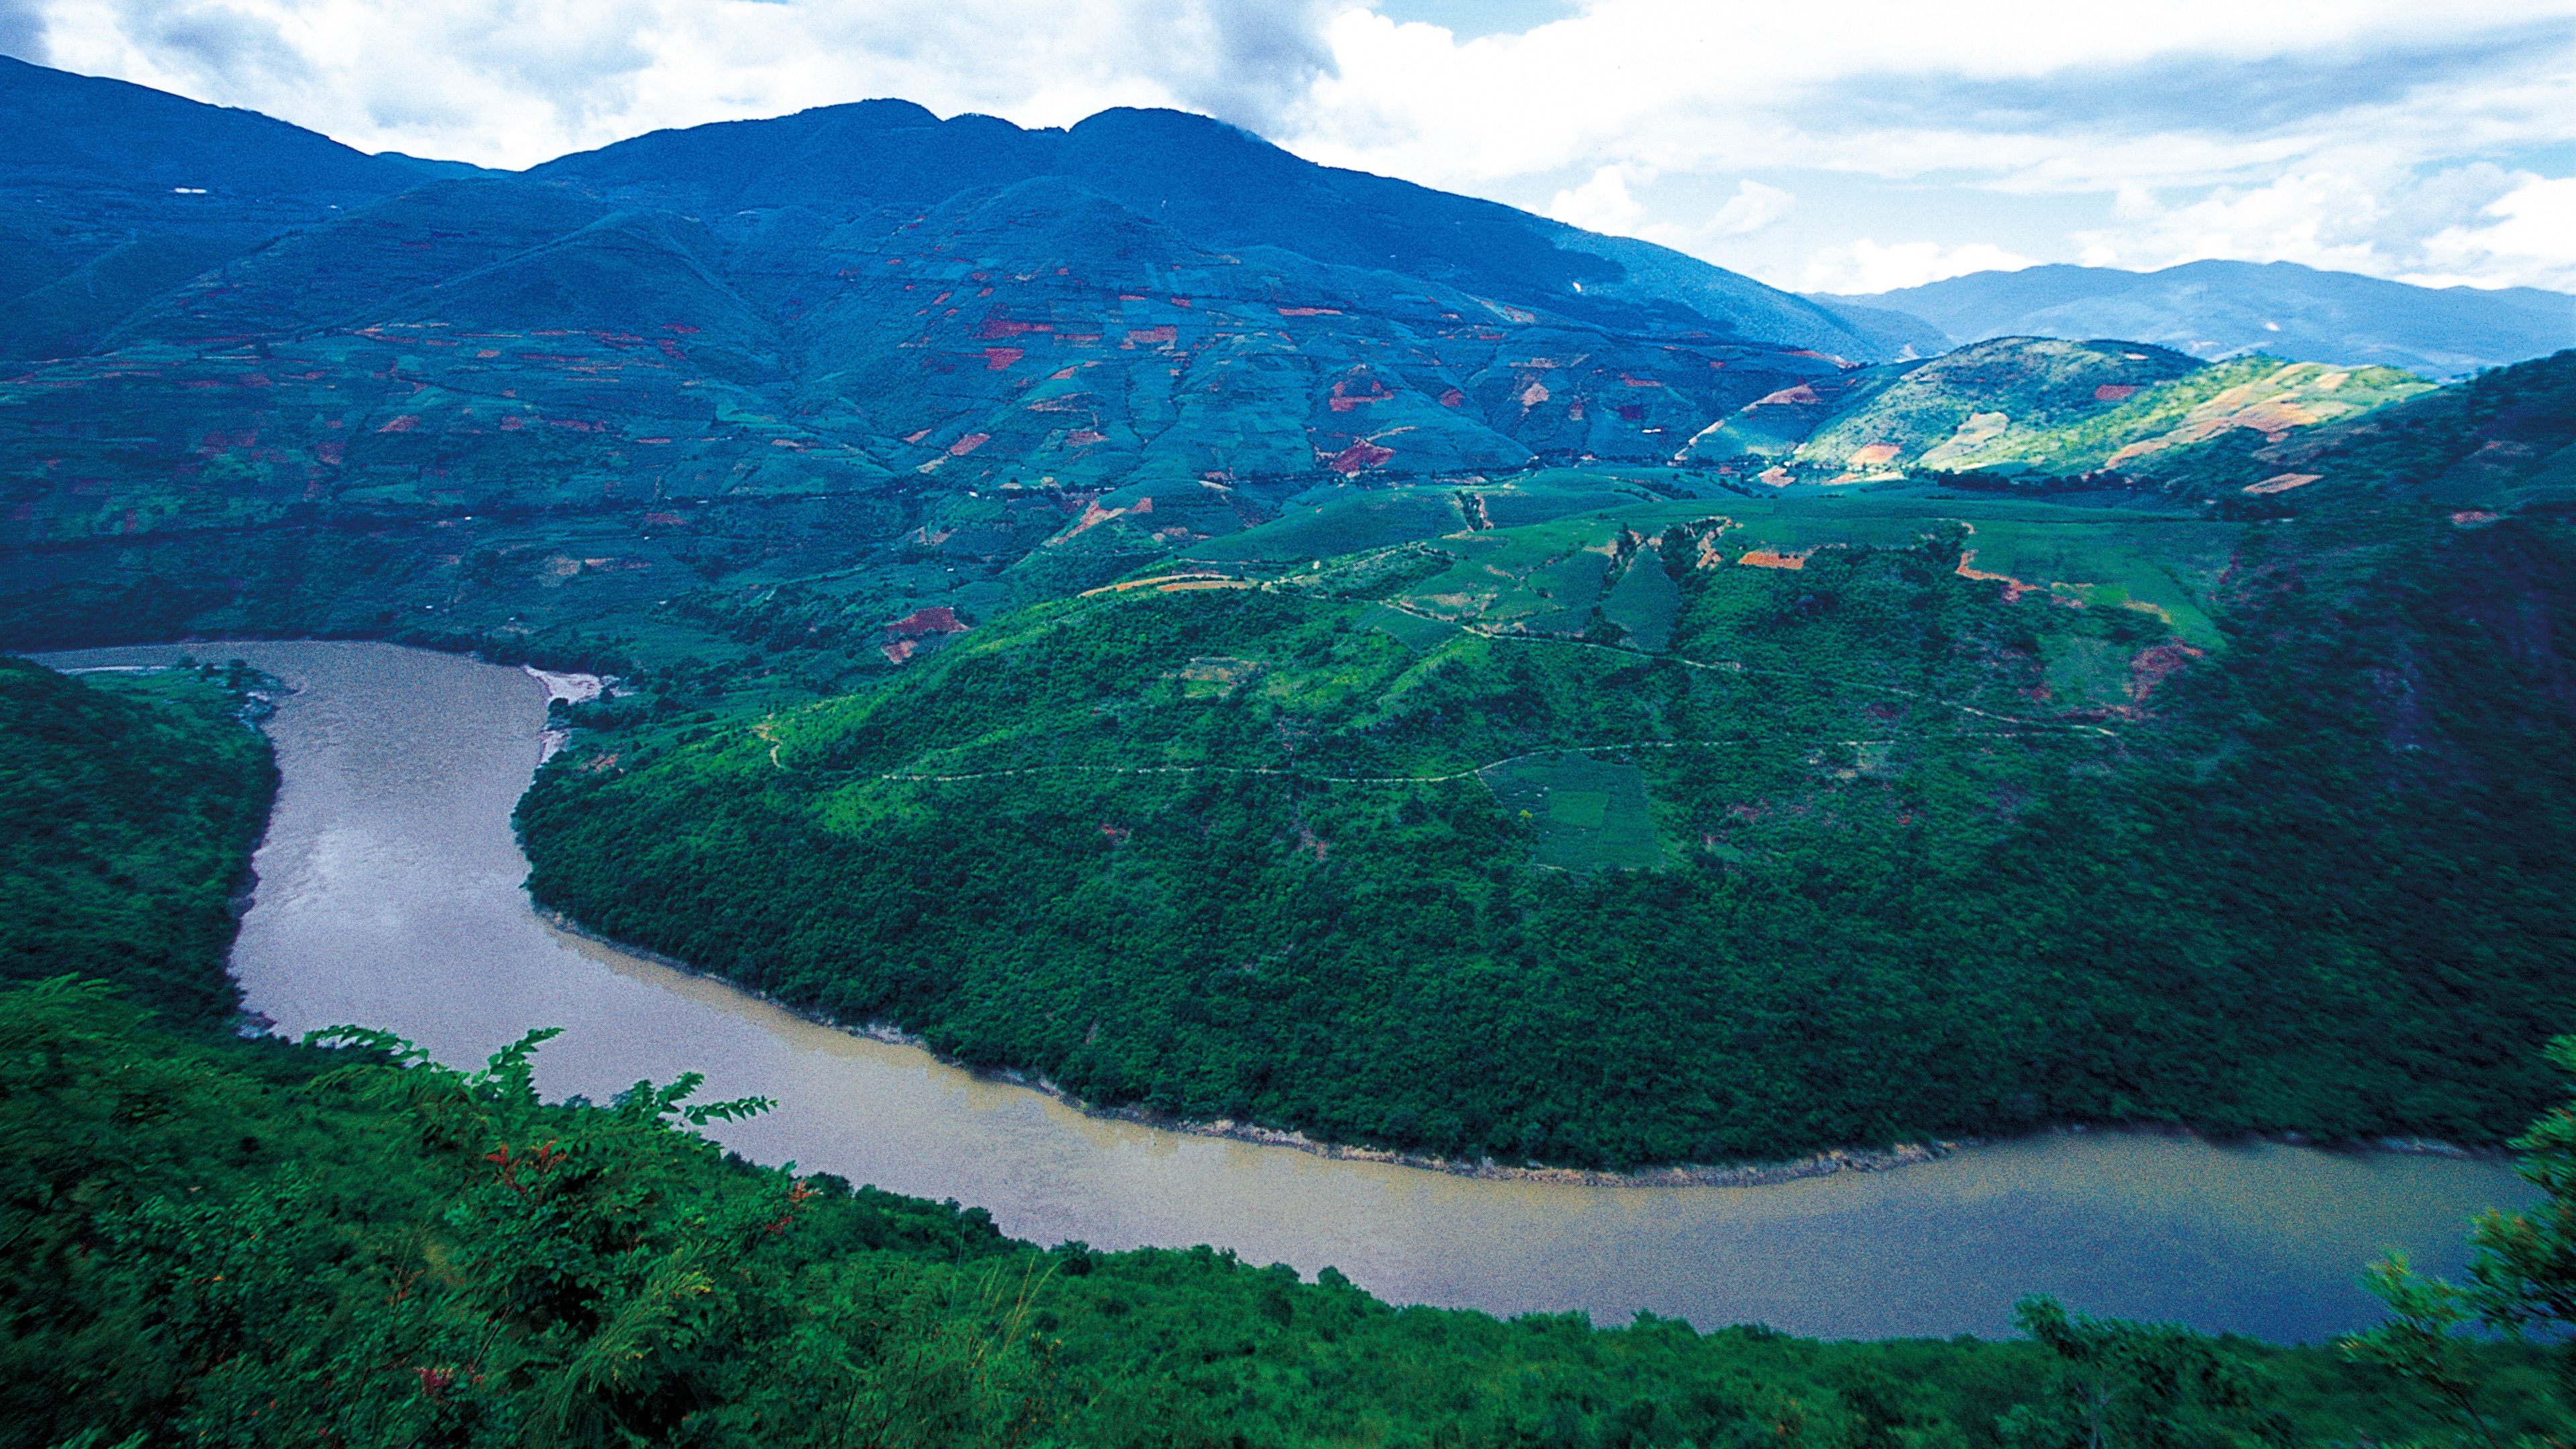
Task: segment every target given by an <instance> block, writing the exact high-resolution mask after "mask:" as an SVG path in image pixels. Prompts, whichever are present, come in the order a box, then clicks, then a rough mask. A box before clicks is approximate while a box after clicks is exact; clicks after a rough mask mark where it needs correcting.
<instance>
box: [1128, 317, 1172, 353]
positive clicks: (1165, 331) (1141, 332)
mask: <svg viewBox="0 0 2576 1449" xmlns="http://www.w3.org/2000/svg"><path fill="white" fill-rule="evenodd" d="M1180 335H1181V329H1179V328H1178V327H1174V326H1172V325H1171V324H1169V323H1165V324H1164V325H1162V326H1160V327H1130V328H1128V329H1127V340H1126V341H1124V342H1121V343H1119V344H1118V345H1119V346H1120V347H1122V348H1133V347H1135V346H1136V345H1137V344H1139V343H1145V344H1149V345H1163V344H1168V343H1171V342H1175V341H1178V340H1179V338H1180Z"/></svg>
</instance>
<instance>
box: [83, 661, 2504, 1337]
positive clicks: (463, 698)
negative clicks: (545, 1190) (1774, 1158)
mask: <svg viewBox="0 0 2576 1449" xmlns="http://www.w3.org/2000/svg"><path fill="white" fill-rule="evenodd" d="M182 648H183V646H180V645H168V646H161V647H157V648H138V649H121V650H96V651H83V652H81V653H78V654H67V655H56V656H50V657H48V658H47V659H46V662H48V663H52V664H55V665H56V666H57V667H78V666H84V665H108V664H159V663H167V662H169V661H170V660H171V659H173V658H175V657H176V656H177V655H178V654H179V653H180V652H182ZM184 648H185V649H186V651H187V652H192V653H194V654H197V655H198V656H200V657H214V658H225V657H240V658H244V659H247V660H249V661H250V662H251V663H253V664H255V665H257V666H259V667H260V668H262V669H264V670H266V671H268V672H270V673H272V674H275V675H278V676H279V677H281V678H283V679H285V680H286V681H287V682H288V683H289V684H290V685H292V686H294V687H295V689H296V691H297V692H296V693H294V694H292V695H290V696H287V697H286V698H284V699H282V700H281V701H280V702H279V704H278V708H277V710H276V713H275V714H274V715H273V716H271V717H270V718H269V719H268V720H267V721H266V722H265V724H264V726H263V727H264V728H265V729H266V730H267V731H268V733H269V735H270V736H271V738H272V739H273V740H275V741H276V744H277V748H278V760H279V764H280V766H281V768H282V770H283V774H284V786H283V788H282V790H281V791H280V795H279V800H278V808H277V811H276V814H275V817H274V818H273V819H272V821H271V823H270V828H269V833H268V838H267V841H266V842H265V844H264V845H263V846H262V847H261V849H260V852H259V856H258V859H257V861H256V863H255V865H256V869H257V871H258V875H259V886H258V890H257V894H256V900H255V903H254V905H253V906H252V908H251V910H250V911H249V913H248V914H247V915H246V916H245V917H244V919H243V923H242V934H241V939H240V941H239V942H238V944H237V945H236V947H235V951H234V970H235V974H236V975H237V976H238V977H239V978H240V980H241V982H242V985H243V989H244V991H245V993H246V994H247V997H248V1000H249V1003H250V1005H251V1007H252V1008H253V1009H254V1010H257V1011H259V1012H262V1013H264V1014H266V1015H267V1016H268V1017H269V1018H271V1019H272V1020H273V1021H275V1022H276V1024H277V1029H278V1030H279V1031H281V1032H285V1033H289V1034H293V1033H300V1032H303V1031H306V1030H310V1029H313V1028H316V1027H321V1026H329V1025H335V1024H339V1023H343V1022H357V1023H364V1024H368V1025H376V1026H383V1027H387V1028H390V1029H392V1030H394V1031H397V1032H400V1033H402V1034H403V1035H406V1036H409V1037H411V1038H412V1039H414V1040H415V1041H418V1042H419V1043H420V1044H421V1045H423V1046H425V1047H427V1048H429V1049H430V1050H431V1051H432V1052H434V1053H436V1054H437V1055H438V1056H439V1057H440V1058H441V1059H443V1060H447V1061H450V1062H458V1063H471V1062H475V1061H479V1059H480V1058H481V1057H483V1056H484V1055H485V1054H487V1053H489V1052H491V1051H492V1050H494V1049H495V1048H497V1047H499V1046H501V1045H502V1044H504V1043H506V1042H508V1041H510V1040H512V1039H514V1038H516V1037H517V1036H518V1035H520V1033H521V1032H523V1031H524V1030H526V1029H527V1028H528V1027H531V1026H539V1025H554V1026H561V1027H563V1028H565V1031H564V1034H563V1035H562V1036H561V1037H558V1038H557V1039H555V1040H554V1041H552V1042H550V1043H548V1044H547V1045H546V1046H545V1048H544V1049H543V1050H542V1051H541V1052H540V1053H539V1072H538V1079H539V1084H540V1086H541V1087H542V1088H543V1089H544V1090H545V1091H547V1092H548V1093H549V1094H550V1095H558V1096H560V1095H568V1094H571V1093H575V1092H579V1093H583V1094H586V1095H589V1096H591V1097H594V1098H604V1097H606V1096H607V1095H609V1094H611V1093H614V1092H615V1091H617V1090H619V1089H621V1088H623V1087H625V1086H627V1085H629V1084H631V1083H632V1082H634V1081H635V1080H636V1079H637V1078H639V1077H647V1076H649V1077H652V1078H654V1079H656V1080H662V1081H667V1080H669V1079H670V1078H671V1077H673V1076H675V1075H677V1074H678V1073H679V1072H681V1071H684V1070H691V1069H695V1070H701V1071H704V1072H705V1073H706V1074H707V1078H708V1080H707V1085H706V1088H705V1090H706V1091H707V1092H708V1093H710V1094H713V1095H714V1096H718V1097H735V1096H751V1095H761V1096H768V1097H772V1098H776V1099H777V1100H778V1101H779V1103H780V1105H779V1107H778V1109H777V1110H775V1111H773V1112H771V1113H769V1114H767V1115H764V1116H762V1117H759V1118H755V1119H753V1120H751V1121H748V1122H741V1123H732V1124H727V1125H726V1126H724V1127H723V1128H722V1129H720V1131H719V1132H718V1133H717V1135H718V1136H720V1137H721V1138H722V1139H723V1141H724V1142H725V1143H726V1144H727V1145H728V1146H730V1147H732V1148H734V1149H735V1150H738V1151H740V1152H743V1153H745V1154H746V1155H748V1156H751V1157H754V1158H757V1159H760V1160H763V1161H769V1162H781V1161H787V1160H791V1159H792V1160H794V1161H796V1162H797V1163H799V1164H800V1165H801V1166H802V1167H804V1168H806V1169H809V1170H820V1171H830V1172H835V1173H839V1174H841V1175H842V1176H845V1177H848V1178H850V1179H851V1180H853V1181H857V1182H873V1183H875V1184H876V1185H878V1186H880V1187H883V1188H886V1189H889V1190H891V1191H897V1192H905V1193H914V1194H918V1195H921V1196H925V1197H931V1198H954V1199H957V1200H959V1201H961V1202H966V1203H972V1204H978V1205H981V1206H983V1207H985V1208H987V1209H989V1210H990V1211H991V1212H992V1214H993V1216H994V1219H995V1221H996V1222H997V1223H999V1225H1000V1226H1001V1227H1002V1228H1003V1229H1004V1230H1005V1231H1007V1232H1010V1233H1012V1234H1015V1235H1017V1236H1020V1237H1025V1238H1030V1239H1034V1240H1036V1241H1039V1242H1042V1243H1053V1242H1057V1241H1061V1240H1064V1239H1068V1238H1078V1239H1082V1240H1085V1241H1088V1242H1090V1243H1092V1244H1093V1245H1095V1246H1098V1247H1128V1246H1134V1245H1139V1244H1148V1243H1152V1244H1165V1245H1172V1246H1186V1245H1189V1244H1194V1243H1211V1244H1215V1245H1218V1246H1221V1247H1227V1248H1231V1249H1233V1250H1234V1251H1235V1252H1237V1253H1238V1254H1239V1255H1241V1256H1242V1257H1243V1258H1245V1259H1247V1260H1249V1261H1252V1262H1272V1261H1280V1262H1287V1263H1292V1264H1294V1265H1296V1266H1297V1267H1298V1268H1300V1269H1301V1270H1303V1271H1305V1272H1307V1273H1308V1274H1312V1273H1313V1272H1314V1271H1315V1270H1317V1269H1319V1268H1321V1267H1324V1266H1325V1265H1327V1264H1330V1265H1334V1266H1337V1267H1339V1268H1340V1269H1341V1270H1342V1271H1343V1272H1345V1273H1347V1274H1349V1275H1350V1276H1351V1277H1352V1278H1353V1279H1354V1280H1355V1281H1357V1282H1359V1283H1360V1284H1361V1285H1363V1286H1365V1287H1367V1288H1369V1289H1370V1290H1372V1291H1373V1292H1376V1293H1378V1294H1380V1295H1381V1296H1383V1297H1386V1298H1389V1299H1391V1300H1394V1301H1397V1302H1420V1303H1437V1304H1446V1305H1455V1306H1465V1307H1476V1308H1483V1309H1487V1310H1489V1311H1494V1312H1501V1313H1515V1312H1527V1311H1564V1310H1569V1309H1582V1310H1588V1311H1589V1312H1591V1313H1592V1314H1593V1315H1594V1317H1595V1319H1596V1320H1598V1321H1603V1322H1609V1321H1618V1320H1624V1319H1625V1318H1626V1317H1628V1316H1629V1315H1630V1314H1632V1313H1634V1312H1635V1311H1637V1310H1639V1309H1646V1310H1650V1311H1653V1312H1655V1313H1658V1314H1665V1315H1678V1316H1683V1317H1687V1318H1689V1319H1690V1320H1691V1321H1693V1322H1694V1323H1697V1324H1699V1325H1701V1326H1703V1327H1713V1326H1716V1325H1718V1324H1723V1323H1729V1322H1737V1321H1763V1322H1768V1323H1771V1324H1773V1325H1775V1326H1777V1327H1780V1328H1783V1329H1787V1330H1790V1331H1793V1332H1798V1333H1807V1334H1821V1335H1825V1336H1832V1337H1846V1336H1850V1337H1861V1336H1881V1335H1890V1334H1950V1333H1957V1332H1971V1333H1985V1334H1994V1333H2001V1332H2005V1331H2007V1330H2008V1325H2009V1322H2010V1315H2011V1305H2012V1302H2013V1300H2014V1298H2015V1297H2016V1296H2018V1295H2019V1294H2022V1293H2025V1292H2047V1293H2053V1294H2056V1295H2057V1296H2059V1297H2060V1298H2062V1299H2064V1300H2065V1301H2066V1302H2068V1303H2069V1304H2070V1305H2071V1306H2073V1307H2076V1308H2078V1309H2081V1310H2084V1311H2087V1312H2093V1313H2100V1314H2116V1315H2120V1316H2124V1317H2137V1318H2154V1319H2175V1320H2181V1321H2183V1322H2187V1323H2191V1324H2193V1325H2195V1326H2198V1327H2202V1328H2205V1329H2211V1330H2234V1331H2239V1332H2248V1333H2255V1334H2259V1335H2262V1336H2264V1337H2268V1338H2273V1339H2276V1340H2284V1341H2287V1340H2299V1339H2316V1338H2320V1337H2323V1336H2325V1335H2327V1334H2331V1333H2334V1332H2338V1331H2342V1330H2344V1329H2348V1328H2352V1327H2356V1326H2359V1325H2360V1324H2362V1323H2365V1322H2368V1321H2370V1320H2371V1319H2372V1318H2373V1317H2375V1312H2374V1309H2373V1305H2372V1304H2371V1302H2370V1300H2369V1299H2368V1298H2367V1297H2366V1296H2364V1295H2363V1294H2362V1293H2361V1292H2360V1291H2359V1289H2358V1288H2357V1287H2355V1286H2354V1282H2353V1280H2354V1277H2355V1275H2356V1274H2357V1273H2358V1272H2359V1270H2360V1268H2361V1267H2362V1265H2363V1264H2365V1263H2366V1262H2368V1261H2369V1260H2370V1259H2371V1258H2372V1257H2373V1256H2375V1255H2376V1254H2377V1253H2378V1252H2380V1251H2382V1250H2383V1249H2385V1248H2388V1247H2402V1248H2404V1249H2406V1250H2407V1251H2408V1252H2409V1253H2411V1254H2412V1255H2414V1256H2415V1258H2416V1260H2417V1261H2418V1262H2419V1263H2421V1264H2427V1265H2430V1266H2433V1267H2436V1268H2448V1267H2452V1266H2454V1265H2456V1264H2457V1263H2458V1262H2459V1261H2460V1258H2461V1252H2460V1248H2459V1233H2460V1230H2461V1228H2462V1226H2463V1224H2464V1222H2465V1220H2466V1218H2467V1216H2468V1215H2469V1214H2470V1213H2471V1212H2473V1211H2474V1210H2476V1209H2477V1208H2480V1207H2483V1206H2487V1205H2490V1204H2495V1203H2506V1202H2519V1201H2523V1200H2526V1199H2527V1198H2528V1196H2529V1192H2528V1189H2526V1188H2525V1187H2523V1185H2522V1184H2521V1183H2520V1182H2519V1181H2518V1180H2517V1179H2515V1178H2514V1177H2513V1175H2512V1173H2511V1171H2510V1169H2509V1168H2507V1167H2506V1166H2504V1165H2503V1164H2501V1163H2499V1162H2496V1161H2494V1160H2491V1159H2479V1158H2469V1159H2462V1158H2453V1157H2446V1156H2441V1155H2435V1154H2429V1153H2417V1154H2402V1153H2333V1152H2320V1151H2316V1150H2314V1149H2309V1148H2301V1147H2293V1146H2288V1145H2284V1144H2280V1143H2248V1144H2238V1145H2229V1144H2214V1143H2210V1142H2205V1141H2201V1140H2198V1139H2195V1138H2191V1137H2188V1136H2167V1135H2156V1134H2144V1133H2056V1134H2047V1135H2043V1136H2039V1137H2034V1138H2030V1139H2025V1140H2020V1141H2013V1142H2004V1143H1994V1144H1987V1145H1980V1146H1963V1147H1960V1148H1959V1149H1958V1150H1955V1151H1950V1152H1947V1153H1942V1154H1938V1155H1935V1154H1931V1153H1926V1154H1925V1155H1926V1156H1927V1157H1931V1158H1932V1159H1933V1160H1928V1161H1924V1162H1921V1163H1919V1164H1914V1165H1907V1166H1905V1167H1903V1169H1902V1170H1901V1171H1851V1170H1847V1169H1848V1168H1850V1167H1853V1166H1862V1165H1877V1164H1874V1163H1863V1162H1857V1161H1849V1160H1846V1161H1844V1162H1842V1163H1839V1164H1836V1166H1837V1168H1838V1169H1841V1170H1830V1171H1828V1170H1825V1166H1824V1164H1823V1163H1821V1162H1820V1163H1817V1164H1810V1166H1811V1167H1813V1168H1814V1169H1815V1170H1816V1171H1817V1172H1818V1173H1819V1174H1820V1175H1813V1176H1803V1177H1799V1178H1796V1179H1795V1180H1790V1181H1775V1182H1771V1183H1769V1184H1768V1185H1762V1186H1750V1185H1732V1184H1718V1183H1710V1182H1686V1183H1685V1182H1676V1183H1668V1184H1659V1183H1655V1182H1652V1181H1644V1182H1640V1181H1636V1180H1629V1181H1625V1182H1622V1183H1619V1184H1617V1185H1608V1184H1603V1183H1599V1182H1594V1181H1584V1180H1564V1179H1565V1175H1557V1174H1545V1175H1531V1174H1522V1175H1517V1176H1513V1175H1503V1176H1497V1177H1492V1178H1488V1177H1483V1176H1477V1175H1469V1174H1461V1173H1454V1172H1441V1171H1424V1170H1420V1169H1418V1168H1415V1167H1410V1166H1406V1165H1402V1164H1399V1163H1396V1162H1391V1161H1383V1160H1371V1157H1372V1156H1373V1155H1370V1154H1360V1153H1353V1152H1350V1151H1348V1150H1329V1149H1328V1150H1325V1151H1316V1150H1308V1149H1309V1148H1311V1147H1312V1146H1313V1144H1304V1145H1302V1146H1301V1145H1299V1144H1295V1143H1283V1142H1275V1141H1268V1140H1242V1138H1243V1137H1244V1136H1252V1135H1257V1134H1252V1133H1249V1132H1242V1131H1240V1130H1239V1129H1231V1128H1226V1129H1219V1128H1217V1127H1215V1126H1214V1125H1213V1124H1209V1125H1208V1130H1207V1131H1205V1132H1188V1131H1173V1130H1167V1129H1166V1128H1164V1127H1161V1126H1157V1125H1153V1124H1149V1123H1144V1122H1138V1121H1132V1120H1126V1119H1123V1118H1121V1117H1118V1116H1115V1115H1098V1114H1092V1113H1088V1112H1085V1111H1081V1110H1078V1109H1076V1108H1075V1107H1073V1106H1070V1105H1068V1104H1066V1103H1065V1102H1062V1101H1060V1100H1057V1099H1056V1098H1054V1097H1052V1096H1049V1095H1047V1094H1046V1093H1044V1092H1042V1091H1039V1090H1035V1089H1033V1088H1032V1087H1029V1086H1023V1085H1018V1084H1015V1083H1012V1082H1009V1081H1005V1080H999V1079H993V1078H983V1077H978V1076H975V1075H973V1074H970V1073H967V1072H964V1071H961V1070H958V1069H956V1068H954V1067H951V1066H948V1065H945V1064H943V1063H941V1062H939V1061H937V1060H935V1059H933V1058H932V1057H931V1056H929V1055H928V1054H927V1053H925V1052H923V1051H921V1050H920V1049H919V1048H918V1047H915V1046H912V1045H908V1044H905V1043H902V1042H900V1041H885V1040H876V1039H872V1038H870V1037H868V1036H865V1035H860V1034H853V1033H851V1032H847V1031H843V1030H839V1029H837V1028H834V1027H831V1026H828V1025H824V1024H821V1023H817V1022H814V1021H810V1020H806V1019H804V1018H802V1017H799V1016H797V1015H796V1014H794V1013H791V1012H789V1011H787V1010H784V1009H782V1008H780V1007H779V1006H777V1005H775V1004H774V1003H770V1002H765V1001H762V1000H760V999H758V998H756V997H753V996H750V995H747V994H745V993H743V992H740V991H737V990H735V989H733V988H731V987H729V986H726V985H724V984H722V983H721V982H718V981H715V980H712V979H709V978H705V977H700V976H694V975H691V974H688V973H686V972H683V971H678V970H674V969H671V968H670V967H668V966H665V965H662V964H659V963H657V962H654V961H651V960H647V959H644V958H643V957H641V956H638V955H635V954H632V953H628V952H625V951H621V950H619V949H617V948H615V947H613V946H610V945H607V944H604V943H601V942H597V941H592V940H588V939H585V938H583V937H581V936H578V935H575V934H572V933H569V932H566V931H563V930H559V929H556V928H554V927H553V926H552V925H550V924H549V923H548V922H546V921H544V920H543V919H541V918H540V917H539V916H538V915H537V914H536V913H535V912H534V911H532V910H531V909H530V908H529V905H528V902H527V898H526V896H525V894H524V892H523V891H522V890H521V888H520V883H521V881H522V880H523V879H524V877H525V875H526V869H527V867H526V862H525V860H524V858H523V857H522V856H521V855H520V854H519V851H518V848H517V845H516V842H515V841H514V840H513V838H512V836H511V832H510V826H509V814H510V808H511V806H512V805H513V804H514V803H515V802H516V800H517V798H518V795H519V793H520V792H521V791H522V790H523V789H524V788H525V787H526V784H527V780H528V777H529V774H530V773H531V771H533V769H534V768H535V766H536V763H537V761H538V758H539V755H540V752H541V750H542V749H543V748H544V742H543V740H542V732H543V727H544V723H545V704H546V699H547V697H548V690H549V686H548V685H547V684H545V683H541V682H540V681H539V680H537V679H534V678H532V677H531V676H530V675H528V674H527V673H526V672H524V671H521V670H517V669H504V668H499V667H496V666H492V665H486V664H481V663H478V662H475V661H473V660H470V659H462V658H457V657H454V656H448V655H438V654H426V653H420V652H417V651H411V650H404V649H398V648H394V647H392V646H389V645H381V644H361V643H266V642H243V643H215V644H206V643H197V644H192V645H187V646H184ZM1229 1132H1231V1133H1236V1134H1237V1135H1226V1134H1227V1133H1229ZM1757 1171H1759V1172H1763V1173H1766V1174H1773V1173H1776V1170H1774V1169H1757Z"/></svg>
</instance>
